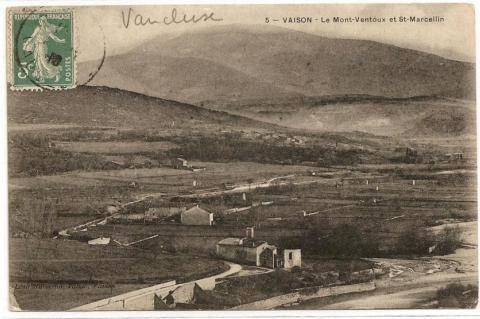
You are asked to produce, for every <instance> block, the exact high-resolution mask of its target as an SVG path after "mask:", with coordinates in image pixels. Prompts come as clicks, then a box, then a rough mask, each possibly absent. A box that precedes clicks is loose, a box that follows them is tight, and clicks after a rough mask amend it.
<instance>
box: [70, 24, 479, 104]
mask: <svg viewBox="0 0 480 319" xmlns="http://www.w3.org/2000/svg"><path fill="white" fill-rule="evenodd" d="M140 57H141V58H140ZM145 61H147V63H146V62H145ZM92 63H93V62H92ZM83 67H84V69H86V70H89V69H91V68H92V66H91V65H89V63H86V64H83ZM80 69H81V68H80V67H79V70H80ZM117 73H121V74H123V75H125V77H123V76H122V77H119V76H111V75H113V74H117ZM129 78H130V79H135V81H138V82H140V83H141V84H142V87H143V88H144V89H143V90H144V92H142V93H145V94H148V95H152V96H159V97H160V96H161V97H165V98H169V99H175V100H178V101H182V102H188V103H194V104H200V103H204V104H205V105H208V104H216V105H219V104H223V103H224V102H238V101H242V100H245V99H271V98H277V97H288V98H291V97H301V96H325V95H345V94H368V95H375V96H385V97H412V96H420V95H428V96H430V95H437V96H446V97H454V98H472V97H473V96H474V86H475V84H474V65H473V64H470V63H465V62H459V61H452V60H447V59H444V58H441V57H439V56H435V55H432V54H427V53H423V52H419V51H415V50H410V49H403V48H400V47H396V46H392V45H386V44H382V43H378V42H373V41H365V40H351V39H333V38H325V37H321V36H316V35H312V34H307V33H303V32H299V31H293V30H290V29H284V28H278V27H266V26H261V27H259V26H243V25H228V26H217V27H211V28H208V29H205V30H203V31H199V32H191V33H184V34H181V35H179V36H178V37H176V38H173V39H172V38H165V39H164V38H162V37H158V38H155V39H153V40H150V41H148V42H147V43H145V44H144V45H142V46H140V47H138V48H135V49H134V50H132V51H131V52H128V53H126V54H122V55H118V56H115V57H108V58H107V60H106V62H105V65H104V67H103V68H102V70H101V71H100V73H99V74H98V76H97V77H96V78H95V79H94V81H93V82H92V84H94V85H107V86H110V87H118V88H123V89H128V90H135V89H136V88H132V84H131V83H130V81H129V80H128V79H129ZM137 89H138V88H137Z"/></svg>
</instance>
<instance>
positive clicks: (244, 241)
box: [218, 237, 266, 248]
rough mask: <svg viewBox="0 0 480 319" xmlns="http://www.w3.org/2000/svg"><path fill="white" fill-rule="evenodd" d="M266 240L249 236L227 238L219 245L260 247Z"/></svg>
mask: <svg viewBox="0 0 480 319" xmlns="http://www.w3.org/2000/svg"><path fill="white" fill-rule="evenodd" d="M265 243H266V242H265V241H263V240H253V239H249V238H233V237H230V238H225V239H222V240H221V241H219V242H218V244H219V245H224V246H242V247H252V248H255V247H258V246H260V245H263V244H265Z"/></svg>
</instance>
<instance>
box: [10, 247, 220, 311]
mask: <svg viewBox="0 0 480 319" xmlns="http://www.w3.org/2000/svg"><path fill="white" fill-rule="evenodd" d="M9 262H10V269H11V271H10V281H11V286H12V287H17V289H15V296H16V298H17V301H18V303H19V304H20V307H21V308H22V309H24V310H66V309H69V308H71V307H74V306H79V305H82V304H84V303H87V302H92V301H95V300H98V299H102V298H106V297H109V296H114V295H116V294H119V293H122V292H126V291H129V290H134V289H137V288H141V287H146V286H151V285H155V284H158V283H160V282H163V281H168V280H173V279H175V280H177V281H178V282H185V281H189V280H192V279H196V278H203V277H205V276H208V275H212V274H215V273H220V272H222V271H224V270H225V265H224V264H223V263H222V262H221V261H216V260H212V259H208V258H203V257H198V256H189V255H185V254H182V255H178V254H171V253H166V252H165V251H163V252H162V251H161V250H160V249H159V250H158V252H152V251H145V250H143V249H139V248H133V247H131V248H128V249H127V248H121V247H116V246H107V247H100V246H90V245H87V244H86V243H80V242H77V241H72V240H66V241H59V240H22V239H12V240H11V241H10V261H9ZM82 287H86V288H82ZM89 287H90V288H93V289H88V288H89ZM53 296H56V297H57V300H55V298H53Z"/></svg>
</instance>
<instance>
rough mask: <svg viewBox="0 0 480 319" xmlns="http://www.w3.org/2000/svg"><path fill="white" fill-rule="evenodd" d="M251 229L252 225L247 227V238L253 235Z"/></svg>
mask: <svg viewBox="0 0 480 319" xmlns="http://www.w3.org/2000/svg"><path fill="white" fill-rule="evenodd" d="M253 230H254V227H253V226H252V227H247V229H246V231H247V238H249V239H253V237H254V233H253Z"/></svg>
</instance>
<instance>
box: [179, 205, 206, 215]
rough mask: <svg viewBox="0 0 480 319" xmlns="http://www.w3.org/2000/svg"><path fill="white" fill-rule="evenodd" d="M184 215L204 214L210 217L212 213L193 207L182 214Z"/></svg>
mask: <svg viewBox="0 0 480 319" xmlns="http://www.w3.org/2000/svg"><path fill="white" fill-rule="evenodd" d="M182 214H203V215H210V214H211V213H210V212H207V211H206V210H205V209H203V208H200V207H198V206H193V207H192V208H190V209H187V210H186V211H184V212H182Z"/></svg>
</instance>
